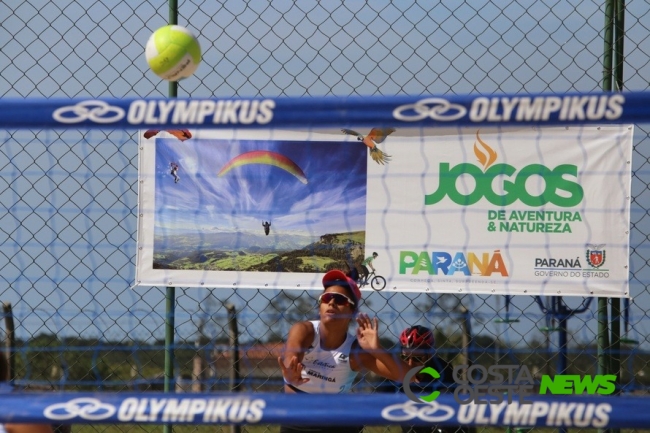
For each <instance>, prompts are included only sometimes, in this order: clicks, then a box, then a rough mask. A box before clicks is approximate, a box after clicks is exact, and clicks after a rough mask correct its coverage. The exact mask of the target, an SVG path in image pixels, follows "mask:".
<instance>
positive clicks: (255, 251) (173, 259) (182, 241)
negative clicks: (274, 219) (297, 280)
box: [153, 231, 365, 272]
mask: <svg viewBox="0 0 650 433" xmlns="http://www.w3.org/2000/svg"><path fill="white" fill-rule="evenodd" d="M364 243H365V232H364V231H357V232H349V233H333V234H325V235H322V236H320V237H313V236H304V235H286V236H280V235H278V234H274V233H271V234H270V235H269V236H264V235H263V234H262V235H261V236H260V235H256V234H250V233H246V234H242V233H210V232H208V233H201V234H191V235H180V234H177V235H171V236H167V237H164V238H163V237H156V238H155V241H154V263H153V267H154V269H201V270H222V271H226V270H239V271H242V270H244V271H253V272H323V271H325V270H328V269H332V268H342V269H345V262H346V259H348V258H351V259H353V260H355V261H356V262H357V264H358V263H359V260H363V253H364V251H363V248H364Z"/></svg>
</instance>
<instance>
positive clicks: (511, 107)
mask: <svg viewBox="0 0 650 433" xmlns="http://www.w3.org/2000/svg"><path fill="white" fill-rule="evenodd" d="M624 103H625V96H623V95H621V94H613V95H582V96H563V97H560V96H535V97H530V96H512V97H511V96H494V97H491V98H488V97H477V98H475V99H474V100H473V101H472V103H471V106H470V108H469V111H468V110H467V109H466V108H465V107H464V106H462V105H460V104H452V103H450V102H449V101H447V100H445V99H443V98H426V99H422V100H420V101H418V102H416V103H414V104H405V105H401V106H399V107H397V108H396V109H395V110H394V111H393V117H395V119H397V120H402V121H404V122H417V121H420V120H423V119H426V118H430V119H432V120H436V121H438V122H451V121H454V120H458V119H461V118H463V117H465V115H467V117H468V118H469V121H470V122H508V121H514V122H531V121H544V120H549V119H550V118H551V116H556V117H557V119H558V120H561V121H577V120H616V119H618V118H620V117H621V115H622V114H623V104H624Z"/></svg>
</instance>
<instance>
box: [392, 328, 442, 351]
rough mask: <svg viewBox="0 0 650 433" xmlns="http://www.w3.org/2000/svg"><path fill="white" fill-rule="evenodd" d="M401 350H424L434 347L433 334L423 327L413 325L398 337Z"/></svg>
mask: <svg viewBox="0 0 650 433" xmlns="http://www.w3.org/2000/svg"><path fill="white" fill-rule="evenodd" d="M399 342H400V344H401V345H402V349H426V348H431V347H433V345H434V340H433V332H431V330H430V329H429V328H425V327H424V326H420V325H415V326H411V327H410V328H406V329H405V330H403V331H402V334H401V335H400V336H399Z"/></svg>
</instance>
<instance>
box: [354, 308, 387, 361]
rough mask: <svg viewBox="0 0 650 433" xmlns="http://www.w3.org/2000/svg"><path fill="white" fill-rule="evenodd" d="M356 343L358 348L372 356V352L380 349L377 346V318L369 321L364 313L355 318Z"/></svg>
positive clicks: (378, 345)
mask: <svg viewBox="0 0 650 433" xmlns="http://www.w3.org/2000/svg"><path fill="white" fill-rule="evenodd" d="M357 324H358V325H359V327H358V328H357V341H358V342H359V346H361V348H362V349H363V350H365V351H366V352H370V353H371V354H372V352H373V351H375V350H378V349H380V348H381V346H380V344H379V334H378V331H379V322H378V321H377V318H376V317H375V318H374V319H372V320H370V317H368V315H367V314H365V313H359V315H358V316H357Z"/></svg>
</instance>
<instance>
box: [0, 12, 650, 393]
mask: <svg viewBox="0 0 650 433" xmlns="http://www.w3.org/2000/svg"><path fill="white" fill-rule="evenodd" d="M444 3H446V4H443V2H412V1H400V2H394V3H393V2H387V1H381V2H363V1H345V2H342V1H327V2H324V1H323V2H317V1H300V2H293V1H273V2H266V1H243V0H242V1H239V0H233V1H228V2H221V1H212V2H207V1H205V2H197V1H181V2H179V5H178V11H179V18H178V22H179V24H182V25H185V26H187V27H189V28H191V29H192V30H193V31H194V33H195V34H197V35H198V36H199V39H200V41H201V44H202V49H203V62H202V64H201V66H200V67H199V69H198V71H197V72H196V74H195V75H194V76H193V77H191V78H189V79H186V80H183V81H181V82H180V84H179V90H178V94H179V96H196V97H205V96H214V97H233V96H237V97H244V96H265V97H275V96H325V95H334V96H341V97H343V96H349V95H396V94H411V95H420V94H447V93H455V94H465V93H481V94H491V93H519V92H555V93H560V92H568V91H583V92H588V91H594V90H601V89H602V88H603V61H604V57H605V53H604V48H603V47H604V45H605V44H604V35H605V30H604V28H605V21H606V20H605V16H606V13H605V12H606V7H607V6H606V5H603V4H601V2H595V1H591V0H576V1H565V2H540V1H533V0H513V1H510V2H503V1H494V0H492V1H462V2H461V1H458V2H444ZM625 11H626V12H625V22H624V29H625V36H624V38H623V39H622V40H623V42H624V44H623V45H622V46H624V63H623V72H624V77H623V78H624V79H623V80H622V81H623V83H624V88H625V89H629V90H639V91H640V90H648V88H649V87H650V84H649V81H650V48H649V47H650V44H649V42H650V28H649V27H650V26H649V25H648V23H649V22H650V5H649V4H648V2H646V1H643V0H633V1H629V2H627V5H626V6H625ZM0 13H1V15H2V16H3V20H2V21H1V22H0V36H1V41H2V44H0V73H1V76H0V95H1V96H2V97H3V98H9V97H36V96H38V97H48V98H49V97H80V96H92V97H107V96H111V97H133V96H141V97H145V96H166V95H167V92H168V87H167V83H164V82H161V80H159V79H158V78H157V77H156V76H155V75H154V74H153V73H152V72H150V71H149V70H148V69H147V67H146V61H145V58H144V44H145V43H146V40H147V39H148V37H149V35H150V34H151V32H152V31H153V30H155V29H156V28H158V27H160V26H162V25H165V24H166V23H167V21H168V19H167V15H168V5H167V4H166V3H165V2H130V1H126V0H112V1H109V0H103V1H93V2H85V1H80V0H77V1H50V2H45V1H37V0H9V1H4V2H2V3H0ZM649 123H650V122H649ZM648 138H649V137H648V125H647V124H643V125H636V133H635V140H634V144H635V153H634V160H633V164H634V168H633V169H634V175H633V197H632V223H631V224H632V226H631V250H630V254H631V266H632V268H631V272H630V280H631V293H632V295H633V297H634V300H633V302H632V303H631V304H630V306H629V308H626V309H624V310H623V311H624V313H625V314H624V315H629V316H627V317H626V320H624V321H623V322H622V323H623V332H622V335H623V340H622V343H623V344H622V345H621V360H622V365H623V367H622V372H621V375H622V379H621V383H622V385H623V386H624V389H625V390H626V391H630V392H641V393H646V392H647V391H648V389H649V386H650V363H649V361H650V353H649V349H650V340H649V339H648V335H650V333H649V332H648V327H649V325H650V322H649V321H648V317H647V315H648V313H649V312H650V310H649V309H648V305H650V303H649V302H648V301H649V300H650V292H649V291H648V289H647V282H648V281H650V276H649V275H648V273H649V272H650V267H648V265H647V262H648V260H649V259H650V251H649V249H648V247H647V245H648V244H647V238H648V236H649V235H650V224H649V218H650V217H649V216H648V211H647V210H648V209H650V196H649V195H648V191H647V185H648V183H650V172H649V170H648V158H649V157H650V147H649V146H648ZM0 143H1V146H0V173H1V175H2V176H1V178H0V197H1V200H0V203H1V208H0V282H1V284H0V300H1V301H3V302H5V303H6V304H7V307H8V306H9V305H11V307H12V308H11V310H9V309H8V308H6V311H5V313H6V314H5V317H6V318H7V323H8V324H9V326H11V325H10V319H13V324H14V326H15V333H13V334H12V333H10V332H8V329H7V327H0V338H4V337H10V336H11V335H13V336H14V337H15V349H14V352H13V353H14V355H15V356H13V360H14V362H15V370H14V374H15V377H16V379H17V383H18V384H25V385H30V386H46V387H51V386H54V387H60V388H64V389H68V390H73V389H111V390H123V389H141V390H144V389H154V388H156V387H161V386H162V383H163V363H164V346H163V341H164V322H165V312H166V309H165V288H150V289H146V288H136V289H132V288H131V286H132V285H133V283H134V274H135V250H136V245H135V236H136V207H137V197H136V192H137V188H136V180H137V146H136V143H137V137H135V135H134V134H127V133H125V132H123V131H71V130H68V131H34V130H31V131H26V130H17V131H4V132H2V138H1V140H0ZM603 230H604V228H603ZM176 295H177V299H176V313H175V314H176V316H175V317H176V329H175V331H176V343H177V345H176V351H175V354H176V364H175V371H176V376H177V377H178V383H177V386H178V387H187V388H190V389H191V388H192V387H194V389H227V388H229V387H230V386H231V385H232V383H233V381H234V382H235V383H236V384H239V386H240V387H242V388H245V389H248V390H278V389H280V386H281V378H280V376H279V370H278V368H277V361H276V359H277V353H278V350H279V348H280V344H281V341H282V339H283V338H284V337H285V336H286V333H287V330H288V326H289V325H290V324H291V323H293V322H295V321H296V320H299V319H302V318H305V317H312V316H313V315H314V312H315V311H316V310H315V305H316V302H315V295H314V292H309V291H305V292H299V291H292V292H270V291H262V290H260V291H255V290H243V291H228V290H214V291H211V290H208V289H194V288H192V289H189V288H188V289H184V288H177V292H176ZM564 301H565V303H566V304H564V303H562V302H561V301H560V300H558V299H552V298H548V299H535V298H532V297H515V298H513V299H509V298H508V299H506V298H504V297H488V296H463V297H457V296H454V295H442V296H434V295H429V294H385V293H372V294H370V295H368V297H367V301H366V302H365V305H364V309H365V310H366V311H369V312H371V314H376V315H377V316H378V317H379V318H380V319H381V321H382V324H383V326H384V330H386V331H385V332H384V333H383V335H384V337H385V341H384V344H385V345H386V346H389V347H390V346H392V345H394V344H395V342H396V338H397V335H399V332H400V331H401V330H402V329H403V328H404V327H406V326H407V325H409V324H415V323H419V324H423V323H429V324H431V325H432V326H434V327H435V328H436V339H437V345H438V347H439V353H440V355H441V356H442V357H443V358H446V359H447V360H448V361H451V362H453V363H460V362H462V361H463V360H471V361H472V362H478V363H484V364H487V363H492V362H493V361H494V360H498V361H499V362H500V363H515V362H516V363H524V364H526V365H528V366H529V367H530V368H531V369H532V370H533V371H534V372H538V373H539V374H548V373H553V372H555V371H557V368H558V363H562V362H564V361H563V355H562V354H561V353H562V351H561V350H560V349H561V347H560V345H561V342H562V341H563V340H562V337H561V334H562V332H563V331H562V329H563V326H566V329H567V332H566V334H565V335H566V337H567V339H568V342H567V346H566V347H565V348H566V349H567V350H566V357H567V360H568V370H569V371H570V372H574V373H580V374H595V372H596V368H597V355H598V354H597V344H596V336H597V320H596V319H597V318H596V302H593V303H591V304H589V305H587V304H586V302H587V301H586V300H583V299H567V298H565V299H564ZM624 306H625V304H624ZM506 307H507V308H506ZM569 307H570V308H572V309H583V310H584V311H583V312H581V313H577V314H574V315H570V314H567V308H569ZM583 307H584V308H583ZM514 319H516V320H518V322H513V320H514ZM235 325H236V326H235ZM235 328H236V329H235ZM10 334H11V335H10ZM235 335H237V337H238V338H237V341H236V343H237V344H239V347H240V349H241V350H240V351H233V350H232V349H233V347H234V344H235V340H234V336H235ZM7 339H9V338H7ZM240 355H241V358H240ZM239 358H240V359H239ZM237 359H239V362H238V363H235V362H234V360H237ZM509 361H512V362H509ZM233 365H235V366H236V370H237V371H236V372H237V373H239V375H240V378H241V379H240V381H237V379H236V377H235V375H234V373H235V370H234V368H233ZM363 381H364V382H363V384H361V385H360V386H359V389H366V390H367V389H370V387H372V386H374V385H375V382H372V378H371V377H364V379H363ZM364 387H366V388H364Z"/></svg>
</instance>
